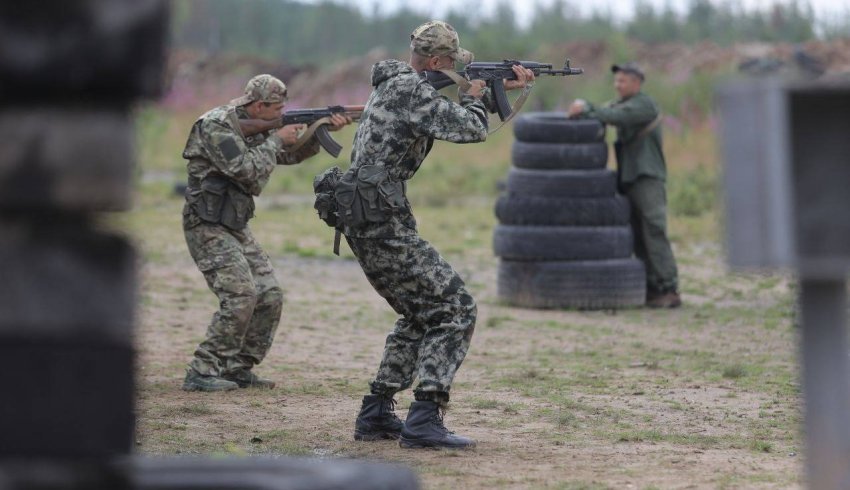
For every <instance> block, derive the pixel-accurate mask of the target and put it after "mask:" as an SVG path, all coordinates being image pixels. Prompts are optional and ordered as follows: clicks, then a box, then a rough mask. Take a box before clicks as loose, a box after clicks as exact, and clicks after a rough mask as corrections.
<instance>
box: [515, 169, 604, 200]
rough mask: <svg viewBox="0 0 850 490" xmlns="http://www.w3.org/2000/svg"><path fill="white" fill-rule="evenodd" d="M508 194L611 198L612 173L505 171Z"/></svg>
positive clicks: (593, 171)
mask: <svg viewBox="0 0 850 490" xmlns="http://www.w3.org/2000/svg"><path fill="white" fill-rule="evenodd" d="M508 192H510V193H513V194H523V195H529V196H546V197H611V196H613V195H614V194H616V192H617V174H616V172H614V171H612V170H529V169H525V168H512V169H511V170H510V172H508Z"/></svg>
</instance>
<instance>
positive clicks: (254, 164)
mask: <svg viewBox="0 0 850 490" xmlns="http://www.w3.org/2000/svg"><path fill="white" fill-rule="evenodd" d="M201 133H202V134H201V136H202V140H203V141H204V143H205V144H206V145H207V150H208V152H209V155H210V161H211V163H212V164H213V165H215V167H216V168H217V169H218V171H220V172H221V173H222V174H224V175H226V176H228V177H230V178H231V179H233V180H234V181H236V182H238V183H239V184H241V186H242V187H243V188H244V189H245V190H247V191H249V192H251V193H252V194H254V195H259V193H260V191H261V190H262V188H263V187H264V186H265V184H266V182H268V179H269V175H271V173H272V170H274V167H275V163H276V161H277V154H278V152H280V150H281V148H283V141H282V140H281V139H280V138H279V137H278V136H276V135H272V136H270V137H269V138H268V139H267V140H266V141H264V142H263V143H262V144H260V145H257V146H253V147H249V146H248V145H246V144H245V142H244V141H243V139H242V137H241V136H240V135H239V134H238V133H237V132H236V131H235V130H234V129H233V128H232V127H230V125H229V124H227V123H226V122H222V121H217V120H207V121H204V123H203V125H202V127H201Z"/></svg>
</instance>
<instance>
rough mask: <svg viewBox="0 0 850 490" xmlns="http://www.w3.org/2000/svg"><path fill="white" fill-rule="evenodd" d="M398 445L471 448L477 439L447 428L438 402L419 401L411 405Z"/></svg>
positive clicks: (405, 446)
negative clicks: (459, 434)
mask: <svg viewBox="0 0 850 490" xmlns="http://www.w3.org/2000/svg"><path fill="white" fill-rule="evenodd" d="M398 445H399V446H401V447H404V448H423V447H431V448H437V449H439V448H448V449H471V448H474V447H475V441H473V440H472V439H470V438H468V437H463V436H458V435H455V433H454V432H451V431H450V430H448V429H446V426H445V425H443V414H442V411H441V410H440V405H439V404H438V403H436V402H430V401H417V402H413V403H412V404H411V405H410V411H409V412H407V420H406V421H405V422H404V427H403V428H402V429H401V438H400V439H399V440H398Z"/></svg>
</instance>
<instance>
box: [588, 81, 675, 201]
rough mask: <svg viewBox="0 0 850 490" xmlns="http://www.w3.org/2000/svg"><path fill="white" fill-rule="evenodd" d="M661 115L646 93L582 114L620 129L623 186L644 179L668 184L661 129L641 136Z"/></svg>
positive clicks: (594, 108)
mask: <svg viewBox="0 0 850 490" xmlns="http://www.w3.org/2000/svg"><path fill="white" fill-rule="evenodd" d="M658 114H659V110H658V106H657V105H656V104H655V101H654V100H652V98H651V97H650V96H648V95H646V94H644V93H643V92H638V93H637V94H635V95H633V96H631V97H627V98H623V99H618V100H616V101H614V102H610V103H608V104H607V105H605V106H603V107H599V108H596V107H593V106H592V105H589V106H588V109H587V110H585V112H584V113H583V114H582V116H584V117H590V118H593V119H598V120H600V121H602V122H603V123H605V124H611V125H613V126H616V127H617V142H618V143H619V144H618V145H617V147H616V148H615V149H616V150H617V165H618V168H619V174H620V184H629V183H631V182H634V181H635V180H637V178H638V177H642V176H646V177H654V178H656V179H660V180H666V178H667V165H666V163H665V162H664V152H663V151H662V148H661V146H662V141H661V126H658V127H656V128H654V129H653V130H652V131H649V132H648V133H647V134H646V135H644V136H642V137H641V136H639V135H640V132H641V131H642V130H643V129H644V128H645V127H647V125H648V124H651V123H652V121H653V120H654V119H655V118H656V117H657V116H658Z"/></svg>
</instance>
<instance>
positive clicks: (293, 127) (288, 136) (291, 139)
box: [275, 124, 304, 146]
mask: <svg viewBox="0 0 850 490" xmlns="http://www.w3.org/2000/svg"><path fill="white" fill-rule="evenodd" d="M301 131H304V125H303V124H289V125H287V126H284V127H282V128H280V129H278V130H277V132H276V133H275V134H277V135H278V137H280V139H282V140H283V144H284V145H286V146H289V145H293V144H295V142H296V141H298V134H299V133H300V132H301Z"/></svg>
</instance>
